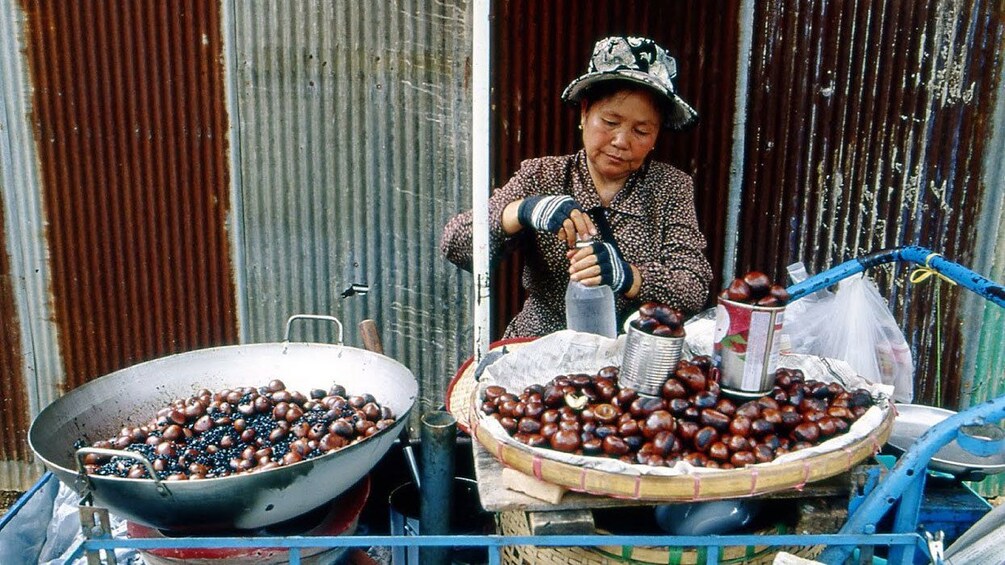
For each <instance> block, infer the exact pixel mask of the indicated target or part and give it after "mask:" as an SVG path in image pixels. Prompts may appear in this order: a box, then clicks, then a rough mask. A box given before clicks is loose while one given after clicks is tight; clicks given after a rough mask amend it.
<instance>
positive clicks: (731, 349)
mask: <svg viewBox="0 0 1005 565" xmlns="http://www.w3.org/2000/svg"><path fill="white" fill-rule="evenodd" d="M784 317H785V307H784V306H782V307H776V308H769V307H767V306H753V305H750V304H743V303H742V302H734V301H732V300H726V299H724V298H719V303H718V306H716V308H715V337H714V340H713V341H714V349H715V361H716V364H717V365H718V367H719V371H720V379H719V384H720V385H721V386H722V388H723V390H725V391H727V392H737V393H743V394H753V395H759V394H763V393H766V392H770V391H771V388H772V387H773V386H774V385H775V370H776V369H777V368H778V352H779V349H780V344H781V334H782V322H783V320H784Z"/></svg>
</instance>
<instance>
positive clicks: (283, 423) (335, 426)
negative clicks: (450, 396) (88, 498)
mask: <svg viewBox="0 0 1005 565" xmlns="http://www.w3.org/2000/svg"><path fill="white" fill-rule="evenodd" d="M394 422H395V415H394V413H393V411H392V410H391V409H390V408H388V407H387V406H381V405H380V404H379V403H378V402H377V400H376V399H375V398H374V397H373V395H370V394H362V395H349V394H348V393H347V392H346V389H345V387H343V386H341V385H334V386H332V387H331V388H330V389H329V390H327V391H325V390H322V389H315V390H312V391H311V392H310V395H309V397H308V396H305V395H304V394H303V393H301V392H298V391H289V390H286V385H284V384H283V382H282V381H280V380H278V379H276V380H273V381H271V382H270V383H269V384H268V385H267V386H264V387H259V388H253V387H242V388H234V389H225V390H221V391H218V392H215V393H214V392H212V391H210V390H208V389H203V390H200V391H199V392H198V393H196V394H195V395H194V396H191V397H189V398H187V399H180V400H175V401H174V402H172V403H171V405H170V406H167V407H165V408H162V409H161V410H159V411H158V412H157V414H156V416H155V417H154V419H153V420H152V421H150V422H149V423H147V424H145V425H140V426H127V427H124V428H122V430H121V431H119V434H118V435H117V436H116V437H113V438H109V439H107V440H99V441H96V442H94V443H93V444H92V445H91V447H96V448H105V449H118V450H125V451H133V452H137V453H140V454H142V455H143V456H144V457H146V459H147V460H148V461H150V463H151V465H152V466H153V468H154V471H155V472H156V473H157V475H158V478H159V479H162V480H169V481H172V480H188V479H204V478H213V477H226V476H229V475H234V474H241V473H247V472H253V471H264V470H268V469H274V468H276V467H280V466H284V465H292V464H294V463H297V462H299V461H303V460H306V459H313V458H315V457H320V456H322V455H324V454H326V453H329V452H331V451H336V450H338V449H341V448H343V447H346V446H348V445H350V444H353V443H356V442H359V441H362V440H363V439H365V438H368V437H370V436H372V435H374V434H375V433H377V432H379V431H381V430H383V429H386V428H389V427H391V426H392V425H394ZM85 445H87V442H86V441H85V440H78V441H77V442H76V444H75V445H74V447H77V448H80V447H84V446H85ZM84 471H85V472H86V473H88V474H92V475H109V476H117V477H127V478H138V479H144V478H150V476H149V474H148V472H147V470H146V468H145V467H144V466H143V465H141V464H139V463H138V462H137V461H135V460H133V459H131V458H128V457H104V456H100V455H97V454H93V453H89V454H87V455H85V456H84Z"/></svg>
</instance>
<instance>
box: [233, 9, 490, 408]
mask: <svg viewBox="0 0 1005 565" xmlns="http://www.w3.org/2000/svg"><path fill="white" fill-rule="evenodd" d="M233 9H234V12H233V20H232V21H229V22H228V28H230V29H232V31H233V42H234V43H233V50H234V56H233V62H232V68H231V72H232V73H233V80H232V84H233V85H234V87H235V89H236V109H237V111H236V113H235V119H236V131H237V133H236V135H235V141H236V143H235V146H236V148H237V149H238V150H239V151H240V161H239V173H240V199H241V207H242V208H243V214H242V216H241V219H242V223H241V226H240V233H241V237H242V239H243V244H242V249H243V251H242V253H243V255H244V259H243V264H242V270H243V272H242V278H243V281H244V282H243V285H242V287H241V288H240V292H241V293H242V294H243V295H244V298H245V300H246V308H247V310H246V312H244V313H243V314H244V315H243V316H242V336H243V337H244V339H245V340H247V341H275V340H277V339H280V336H281V333H282V328H283V323H284V322H285V320H286V319H287V317H288V316H289V315H291V314H296V313H309V314H333V315H335V316H336V317H338V318H340V319H341V320H342V322H343V323H344V324H345V331H346V342H348V343H350V344H353V345H356V346H360V339H359V337H358V332H357V325H358V323H359V322H360V321H361V320H362V319H364V318H373V319H375V320H376V321H377V323H378V325H379V327H380V329H381V333H382V336H383V340H384V346H385V351H386V353H387V354H388V355H390V356H391V357H394V358H395V359H397V360H399V361H401V362H402V363H404V364H405V365H406V366H408V367H409V368H410V369H411V370H412V371H413V372H414V373H415V374H416V376H417V377H419V379H420V381H421V384H422V389H421V397H422V399H423V402H424V403H425V405H426V406H427V407H428V406H430V405H432V406H436V405H439V404H441V403H442V402H443V399H444V392H445V388H446V384H447V382H448V380H449V378H450V377H451V376H453V373H454V371H456V369H457V367H459V365H460V361H461V360H462V359H464V358H466V357H467V356H469V355H470V354H471V345H470V343H471V341H470V333H469V332H470V331H471V328H470V324H471V321H470V320H471V314H470V310H471V298H470V297H471V290H470V287H471V278H470V276H469V275H467V274H463V275H462V274H461V273H459V272H458V270H457V269H456V268H454V267H453V265H450V264H449V263H447V262H446V261H445V260H443V259H442V258H441V257H440V255H439V247H438V241H439V235H440V229H441V227H442V226H443V225H444V224H445V223H446V220H447V218H449V217H450V216H451V215H452V214H455V213H457V212H458V211H460V210H461V209H462V208H465V207H470V188H469V184H470V158H469V151H470V141H469V134H468V131H469V123H470V85H469V80H470V77H469V73H470V71H469V67H470V61H469V56H470V55H469V54H470V50H471V47H470V44H471V40H470V22H469V19H470V16H469V14H468V11H469V10H468V8H467V5H466V3H465V2H446V3H442V2H436V1H431V0H429V1H427V0H414V1H410V0H403V1H395V2H321V1H317V2H268V1H261V2H236V3H234V5H233ZM353 283H365V284H368V285H369V286H370V292H369V293H368V294H366V295H365V296H350V297H348V298H341V293H342V292H343V291H344V290H345V289H347V288H348V287H349V286H350V285H351V284H353ZM314 326H315V325H314V324H305V325H304V328H303V329H302V330H297V331H296V332H295V333H294V337H296V338H299V339H320V340H330V339H332V338H333V334H332V333H331V332H330V331H326V330H325V329H324V328H320V327H314Z"/></svg>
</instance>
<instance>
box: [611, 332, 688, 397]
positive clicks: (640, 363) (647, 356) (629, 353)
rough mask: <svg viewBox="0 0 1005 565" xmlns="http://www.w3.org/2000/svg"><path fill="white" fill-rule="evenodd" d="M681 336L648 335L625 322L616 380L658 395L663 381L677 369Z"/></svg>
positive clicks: (682, 344) (645, 392)
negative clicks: (623, 343) (623, 349)
mask: <svg viewBox="0 0 1005 565" xmlns="http://www.w3.org/2000/svg"><path fill="white" fill-rule="evenodd" d="M683 347H684V338H683V337H666V336H659V335H650V334H647V333H645V332H643V331H641V330H638V329H636V328H635V327H634V326H628V335H627V337H626V338H625V354H624V358H623V360H622V361H621V370H620V371H619V372H618V384H619V385H621V386H622V387H630V388H634V389H635V390H636V391H638V393H639V394H643V395H646V396H659V394H660V390H661V389H662V388H663V383H665V382H666V380H667V379H668V378H670V375H671V374H672V373H673V372H674V371H676V370H677V363H678V362H679V361H680V353H681V349H682V348H683Z"/></svg>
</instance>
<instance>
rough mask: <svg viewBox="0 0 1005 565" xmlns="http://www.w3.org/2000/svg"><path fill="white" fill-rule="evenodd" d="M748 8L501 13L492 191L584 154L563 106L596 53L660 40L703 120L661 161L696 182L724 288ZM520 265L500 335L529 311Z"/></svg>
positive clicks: (575, 119)
mask: <svg viewBox="0 0 1005 565" xmlns="http://www.w3.org/2000/svg"><path fill="white" fill-rule="evenodd" d="M738 4H739V2H738V1H736V0H730V1H728V2H705V1H700V0H694V1H687V2H649V1H644V0H635V1H614V0H610V1H603V2H575V1H569V0H561V1H557V2H537V1H534V0H503V1H499V2H496V3H495V4H494V10H495V19H494V26H495V27H494V37H493V41H494V47H493V49H494V58H493V62H492V64H493V65H494V68H495V69H497V71H496V72H494V73H493V84H492V88H493V93H492V96H493V110H494V118H493V120H494V122H493V128H494V129H493V135H492V140H493V147H494V148H495V151H494V153H493V159H494V163H493V186H501V185H502V184H504V183H505V182H506V180H507V179H508V178H509V177H510V176H511V175H512V174H513V173H515V172H516V170H517V169H518V168H519V166H520V161H521V160H523V159H528V158H532V157H540V156H543V155H561V154H566V153H571V152H573V151H576V150H578V149H579V148H581V147H582V141H581V139H580V137H579V135H578V131H577V130H576V125H577V124H578V123H579V115H578V112H577V111H576V110H575V109H573V108H570V107H568V106H566V105H564V104H563V103H562V102H561V100H560V95H561V93H562V90H563V89H564V88H565V86H566V85H567V84H569V82H571V81H572V79H574V78H576V77H578V76H579V75H581V74H583V73H584V72H586V65H587V62H588V60H589V57H590V54H591V53H592V51H593V44H594V43H595V42H596V41H597V40H598V39H600V38H602V37H606V36H608V35H617V34H624V35H642V36H645V37H650V38H652V39H654V40H655V41H656V42H657V43H659V44H660V45H662V46H664V47H665V48H667V49H668V50H669V51H670V53H671V54H672V55H673V56H674V57H676V59H677V67H678V77H679V78H678V81H677V82H678V88H679V90H680V92H681V95H682V96H683V98H684V99H685V100H688V101H689V102H691V103H692V104H693V105H694V106H695V107H696V109H697V110H698V113H699V114H700V115H701V122H700V124H699V125H698V127H697V128H695V129H694V130H692V131H690V132H686V133H671V132H669V131H664V132H663V133H662V138H661V139H660V140H659V141H658V143H657V149H656V158H657V159H660V160H662V161H666V162H668V163H671V164H673V165H675V166H677V167H679V168H680V169H682V170H684V171H686V172H688V173H690V174H691V175H692V176H693V177H694V179H695V189H696V191H695V192H696V207H697V210H698V221H699V223H700V225H701V228H702V231H703V232H704V233H705V235H706V237H707V238H708V250H709V254H708V255H709V259H710V261H711V263H712V267H713V272H714V273H716V280H715V281H713V286H715V287H717V286H718V284H719V283H718V273H720V272H721V270H722V269H721V261H722V254H721V253H720V251H719V250H721V249H722V246H723V242H724V236H725V234H724V233H723V232H724V226H725V210H724V202H725V194H726V193H727V188H728V184H729V156H730V149H731V136H732V110H733V100H734V94H735V93H734V90H735V82H736V80H735V77H736V36H737V34H738V26H739V21H738V12H739V6H738ZM519 269H520V262H519V261H518V260H517V261H512V260H511V261H507V262H506V263H505V264H503V265H502V266H501V268H500V270H498V271H497V272H496V274H495V277H494V280H493V289H494V294H493V299H494V303H493V313H494V323H493V327H494V335H495V336H497V337H498V336H500V335H501V334H502V331H503V330H504V329H505V327H506V324H507V323H508V321H509V319H510V318H512V316H513V315H515V314H516V312H518V311H519V310H520V307H521V305H522V303H523V298H524V295H523V292H522V288H521V287H520V275H519Z"/></svg>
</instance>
